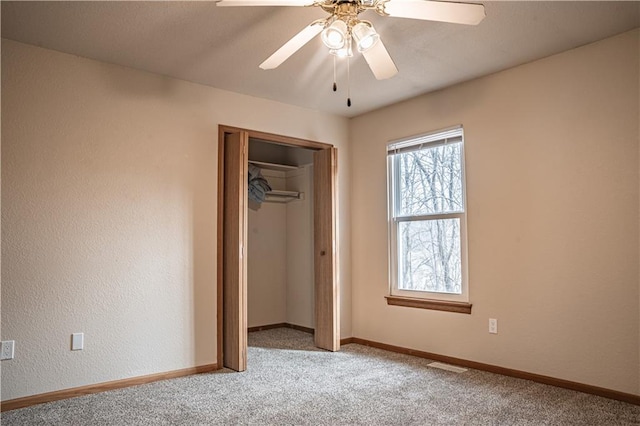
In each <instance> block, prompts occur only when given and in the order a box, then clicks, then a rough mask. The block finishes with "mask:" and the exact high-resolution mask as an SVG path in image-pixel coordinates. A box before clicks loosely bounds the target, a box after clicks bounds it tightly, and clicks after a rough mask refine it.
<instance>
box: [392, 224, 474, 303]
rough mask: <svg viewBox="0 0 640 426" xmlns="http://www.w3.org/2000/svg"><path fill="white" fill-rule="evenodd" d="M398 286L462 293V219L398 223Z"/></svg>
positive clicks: (408, 288)
mask: <svg viewBox="0 0 640 426" xmlns="http://www.w3.org/2000/svg"><path fill="white" fill-rule="evenodd" d="M398 278H399V282H398V289H399V290H417V291H433V292H438V293H453V294H461V293H462V268H461V256H460V219H458V218H454V219H438V220H421V221H412V222H400V223H399V224H398Z"/></svg>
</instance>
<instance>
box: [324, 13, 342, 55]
mask: <svg viewBox="0 0 640 426" xmlns="http://www.w3.org/2000/svg"><path fill="white" fill-rule="evenodd" d="M346 41H347V24H346V23H345V22H344V21H342V20H340V19H336V20H335V21H333V22H332V23H331V25H329V26H328V27H327V28H325V29H324V30H322V42H323V43H324V45H325V46H327V47H328V48H329V49H335V50H338V49H342V48H343V47H344V46H345V44H346Z"/></svg>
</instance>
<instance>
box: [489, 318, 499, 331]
mask: <svg viewBox="0 0 640 426" xmlns="http://www.w3.org/2000/svg"><path fill="white" fill-rule="evenodd" d="M489 333H491V334H498V320H497V319H495V318H489Z"/></svg>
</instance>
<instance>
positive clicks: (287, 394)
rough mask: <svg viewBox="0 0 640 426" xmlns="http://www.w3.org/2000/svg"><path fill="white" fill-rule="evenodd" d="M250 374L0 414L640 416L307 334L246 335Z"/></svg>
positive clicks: (611, 419)
mask: <svg viewBox="0 0 640 426" xmlns="http://www.w3.org/2000/svg"><path fill="white" fill-rule="evenodd" d="M249 345H250V347H249V358H248V359H249V364H248V365H249V368H248V370H247V371H246V372H244V373H241V374H238V373H233V372H230V371H228V370H220V371H218V372H215V373H210V374H201V375H197V376H190V377H184V378H178V379H172V380H166V381H161V382H155V383H151V384H147V385H141V386H135V387H130V388H125V389H119V390H114V391H109V392H104V393H100V394H94V395H88V396H83V397H78V398H73V399H68V400H64V401H57V402H52V403H47V404H42V405H38V406H33V407H29V408H24V409H20V410H14V411H9V412H6V413H2V418H1V422H2V425H3V426H10V425H190V426H191V425H218V424H220V425H222V424H224V425H229V424H252V425H638V424H640V407H638V406H635V405H631V404H626V403H623V402H619V401H613V400H609V399H605V398H601V397H597V396H593V395H587V394H583V393H579V392H574V391H570V390H566V389H560V388H556V387H552V386H547V385H543V384H539V383H534V382H530V381H527V380H520V379H515V378H510V377H504V376H499V375H495V374H491V373H486V372H482V371H476V370H468V371H466V372H464V373H455V372H450V371H444V370H439V369H436V368H431V367H427V364H428V363H429V362H430V361H428V360H424V359H420V358H414V357H411V356H407V355H401V354H395V353H390V352H386V351H383V350H379V349H374V348H369V347H365V346H360V345H356V344H350V345H345V346H343V347H342V349H341V351H340V352H338V353H330V352H325V351H321V350H318V349H316V348H314V347H313V341H312V337H311V335H309V334H306V333H303V332H300V331H297V330H292V329H287V328H279V329H273V330H266V331H259V332H254V333H249Z"/></svg>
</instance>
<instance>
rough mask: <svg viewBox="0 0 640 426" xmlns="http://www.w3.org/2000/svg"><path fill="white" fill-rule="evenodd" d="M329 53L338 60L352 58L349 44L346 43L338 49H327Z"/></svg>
mask: <svg viewBox="0 0 640 426" xmlns="http://www.w3.org/2000/svg"><path fill="white" fill-rule="evenodd" d="M329 53H331V54H332V55H335V56H337V57H338V58H351V57H352V56H353V50H351V43H350V42H347V43H345V45H344V46H342V47H341V48H340V49H329Z"/></svg>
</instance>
